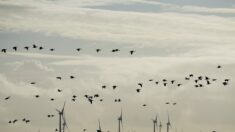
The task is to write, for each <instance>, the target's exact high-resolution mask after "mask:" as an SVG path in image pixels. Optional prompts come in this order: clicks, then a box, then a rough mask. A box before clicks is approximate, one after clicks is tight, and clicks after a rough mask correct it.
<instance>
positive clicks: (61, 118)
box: [56, 102, 69, 132]
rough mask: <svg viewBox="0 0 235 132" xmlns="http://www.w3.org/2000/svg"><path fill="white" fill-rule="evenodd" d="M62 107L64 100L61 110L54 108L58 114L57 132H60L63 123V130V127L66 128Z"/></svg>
mask: <svg viewBox="0 0 235 132" xmlns="http://www.w3.org/2000/svg"><path fill="white" fill-rule="evenodd" d="M64 108H65V102H64V105H63V108H62V110H58V109H56V111H57V112H58V114H59V132H61V130H62V125H63V132H64V131H65V127H66V128H67V129H68V126H67V122H66V119H65V115H64ZM62 120H63V123H62ZM68 130H69V129H68Z"/></svg>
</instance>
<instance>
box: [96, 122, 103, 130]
mask: <svg viewBox="0 0 235 132" xmlns="http://www.w3.org/2000/svg"><path fill="white" fill-rule="evenodd" d="M98 122H99V129H98V130H97V132H102V130H101V126H100V120H98Z"/></svg>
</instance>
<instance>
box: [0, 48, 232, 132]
mask: <svg viewBox="0 0 235 132" xmlns="http://www.w3.org/2000/svg"><path fill="white" fill-rule="evenodd" d="M31 48H32V49H38V50H45V48H44V47H42V46H37V45H35V44H33V45H32V46H31V47H30V46H25V47H23V49H24V50H26V51H28V50H30V49H31ZM12 49H13V51H17V50H18V47H17V46H14V47H12ZM81 50H82V49H81V48H77V49H76V51H77V52H81ZM7 51H8V50H7V49H6V48H4V49H1V52H2V53H7ZM49 51H51V52H53V51H55V48H51V49H49ZM95 51H96V52H97V53H99V52H101V51H102V49H95ZM119 51H120V49H112V50H111V52H113V53H114V52H119ZM134 53H135V51H134V50H131V51H129V54H130V55H133V54H134ZM216 68H217V69H222V66H221V65H217V66H216ZM76 78H77V77H76V76H74V75H70V76H67V77H62V76H56V77H55V79H56V80H58V81H62V80H64V79H71V80H74V79H75V80H76ZM147 80H148V82H149V83H153V84H154V85H155V86H156V87H157V86H158V87H166V88H172V87H176V88H177V87H182V86H184V84H188V83H191V84H192V86H193V87H194V88H203V87H206V86H209V85H212V84H215V83H219V84H221V85H222V86H227V85H229V82H230V79H228V78H225V79H223V80H222V81H221V80H219V79H217V78H214V77H210V76H206V75H195V74H192V73H190V74H188V75H187V76H185V77H183V80H184V82H182V80H181V81H180V80H174V79H167V78H162V79H158V80H155V79H153V78H151V79H147ZM37 83H38V82H37V81H32V82H29V85H36V84H37ZM144 87H145V83H143V82H136V86H135V89H134V90H133V91H135V92H136V94H141V93H142V92H143V91H144V89H145V88H144ZM118 88H119V86H118V85H117V84H113V85H111V86H110V87H108V86H107V84H103V85H101V86H100V89H101V90H106V89H112V90H116V89H118ZM57 92H58V93H63V89H57ZM34 97H35V98H40V95H39V94H36V95H34ZM83 97H84V99H85V100H87V101H88V102H89V103H90V104H93V103H94V101H99V102H103V101H104V98H103V97H102V95H100V94H98V93H96V94H90V95H89V94H85V95H83ZM10 99H12V96H7V97H5V98H4V100H5V101H7V100H10ZM49 100H50V101H55V100H56V98H50V99H49ZM77 100H78V95H76V94H73V95H71V101H72V102H76V101H77ZM122 101H123V100H122V99H121V98H114V100H113V102H114V103H121V102H122ZM164 103H165V104H166V105H173V106H176V105H177V104H178V102H169V101H166V102H164ZM141 106H143V107H147V106H148V105H147V104H145V103H144V104H141ZM46 116H47V118H54V117H55V115H54V114H48V115H46ZM19 121H20V120H19V119H13V120H9V121H8V123H9V124H15V123H17V122H19ZM21 121H22V122H24V123H26V124H29V123H30V120H29V119H26V118H23V119H22V120H21ZM55 131H58V129H55Z"/></svg>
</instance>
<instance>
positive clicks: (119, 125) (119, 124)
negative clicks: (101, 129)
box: [118, 110, 123, 132]
mask: <svg viewBox="0 0 235 132" xmlns="http://www.w3.org/2000/svg"><path fill="white" fill-rule="evenodd" d="M121 125H122V129H123V124H122V110H121V115H120V116H119V117H118V132H121Z"/></svg>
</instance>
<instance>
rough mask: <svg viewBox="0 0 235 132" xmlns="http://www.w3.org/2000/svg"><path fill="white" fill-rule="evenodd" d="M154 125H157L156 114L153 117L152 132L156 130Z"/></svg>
mask: <svg viewBox="0 0 235 132" xmlns="http://www.w3.org/2000/svg"><path fill="white" fill-rule="evenodd" d="M156 127H157V115H156V118H155V119H153V132H156Z"/></svg>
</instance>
